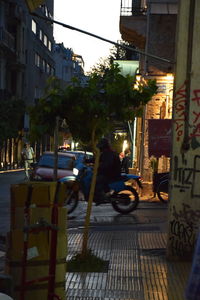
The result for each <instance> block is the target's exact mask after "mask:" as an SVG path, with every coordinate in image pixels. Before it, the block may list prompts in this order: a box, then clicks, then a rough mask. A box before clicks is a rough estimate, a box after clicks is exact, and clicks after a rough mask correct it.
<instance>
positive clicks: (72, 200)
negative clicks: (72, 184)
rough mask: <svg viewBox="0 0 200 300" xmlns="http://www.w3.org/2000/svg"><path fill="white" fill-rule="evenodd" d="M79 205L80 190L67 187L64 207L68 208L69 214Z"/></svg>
mask: <svg viewBox="0 0 200 300" xmlns="http://www.w3.org/2000/svg"><path fill="white" fill-rule="evenodd" d="M77 205H78V192H76V191H73V189H67V191H66V194H65V200H64V207H66V208H67V213H68V215H69V214H71V213H72V212H73V211H74V210H75V209H76V207H77Z"/></svg>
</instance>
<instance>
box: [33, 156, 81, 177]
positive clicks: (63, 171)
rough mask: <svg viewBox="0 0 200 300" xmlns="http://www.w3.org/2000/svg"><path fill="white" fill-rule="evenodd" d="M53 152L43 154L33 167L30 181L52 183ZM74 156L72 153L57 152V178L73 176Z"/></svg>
mask: <svg viewBox="0 0 200 300" xmlns="http://www.w3.org/2000/svg"><path fill="white" fill-rule="evenodd" d="M54 161H55V154H54V152H49V151H48V152H44V153H43V154H42V156H41V157H40V159H39V161H38V163H36V164H35V165H34V166H33V170H32V172H31V180H37V181H40V180H41V181H52V180H53V176H54ZM75 165H76V156H75V155H74V154H73V153H65V152H58V170H57V178H58V179H60V178H63V177H65V176H72V175H73V168H74V167H75Z"/></svg>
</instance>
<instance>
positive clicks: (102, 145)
mask: <svg viewBox="0 0 200 300" xmlns="http://www.w3.org/2000/svg"><path fill="white" fill-rule="evenodd" d="M97 147H98V148H99V149H100V151H102V150H104V149H109V148H110V143H109V141H108V139H106V138H102V139H101V140H100V141H99V143H98V144H97Z"/></svg>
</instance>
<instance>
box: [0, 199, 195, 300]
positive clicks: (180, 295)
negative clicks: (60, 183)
mask: <svg viewBox="0 0 200 300" xmlns="http://www.w3.org/2000/svg"><path fill="white" fill-rule="evenodd" d="M86 206H87V203H85V202H81V203H79V206H78V207H77V209H76V211H75V212H74V214H72V218H71V219H70V220H68V229H67V234H68V256H67V259H68V260H69V259H70V258H71V257H72V256H73V255H74V254H76V253H77V252H80V250H81V246H82V235H83V234H82V229H83V225H84V219H85V212H86ZM0 226H1V227H2V226H3V227H4V224H3V223H2V222H1V223H0ZM166 242H167V205H165V204H163V203H161V202H159V201H158V200H157V199H156V198H150V199H149V197H148V196H144V197H141V201H140V204H139V206H138V208H137V210H136V211H134V212H133V213H131V214H129V215H120V214H118V213H117V212H115V211H114V210H113V209H112V207H111V206H110V205H109V204H108V205H102V206H98V207H96V206H93V208H92V215H91V226H90V234H89V241H88V243H89V244H88V246H89V247H88V248H90V249H91V250H92V251H93V253H95V254H96V255H97V256H99V257H101V258H102V259H104V260H107V261H108V270H107V272H105V273H69V272H67V273H66V299H68V300H81V299H82V300H93V299H94V300H103V299H105V300H111V299H119V300H122V299H123V300H125V299H126V300H128V299H130V300H184V290H185V286H186V281H187V279H188V274H189V271H190V263H185V262H168V261H167V260H166V255H165V254H166ZM4 262H5V243H4V241H3V240H2V241H1V240H0V272H1V271H2V268H3V265H4ZM44 300H46V299H44Z"/></svg>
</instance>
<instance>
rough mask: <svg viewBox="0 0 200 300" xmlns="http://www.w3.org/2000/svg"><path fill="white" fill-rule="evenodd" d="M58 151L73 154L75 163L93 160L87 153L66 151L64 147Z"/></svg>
mask: <svg viewBox="0 0 200 300" xmlns="http://www.w3.org/2000/svg"><path fill="white" fill-rule="evenodd" d="M58 151H59V152H62V153H69V154H74V155H75V156H76V161H77V162H84V161H87V160H92V159H93V153H92V152H88V151H79V150H67V148H65V147H60V148H59V149H58Z"/></svg>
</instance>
